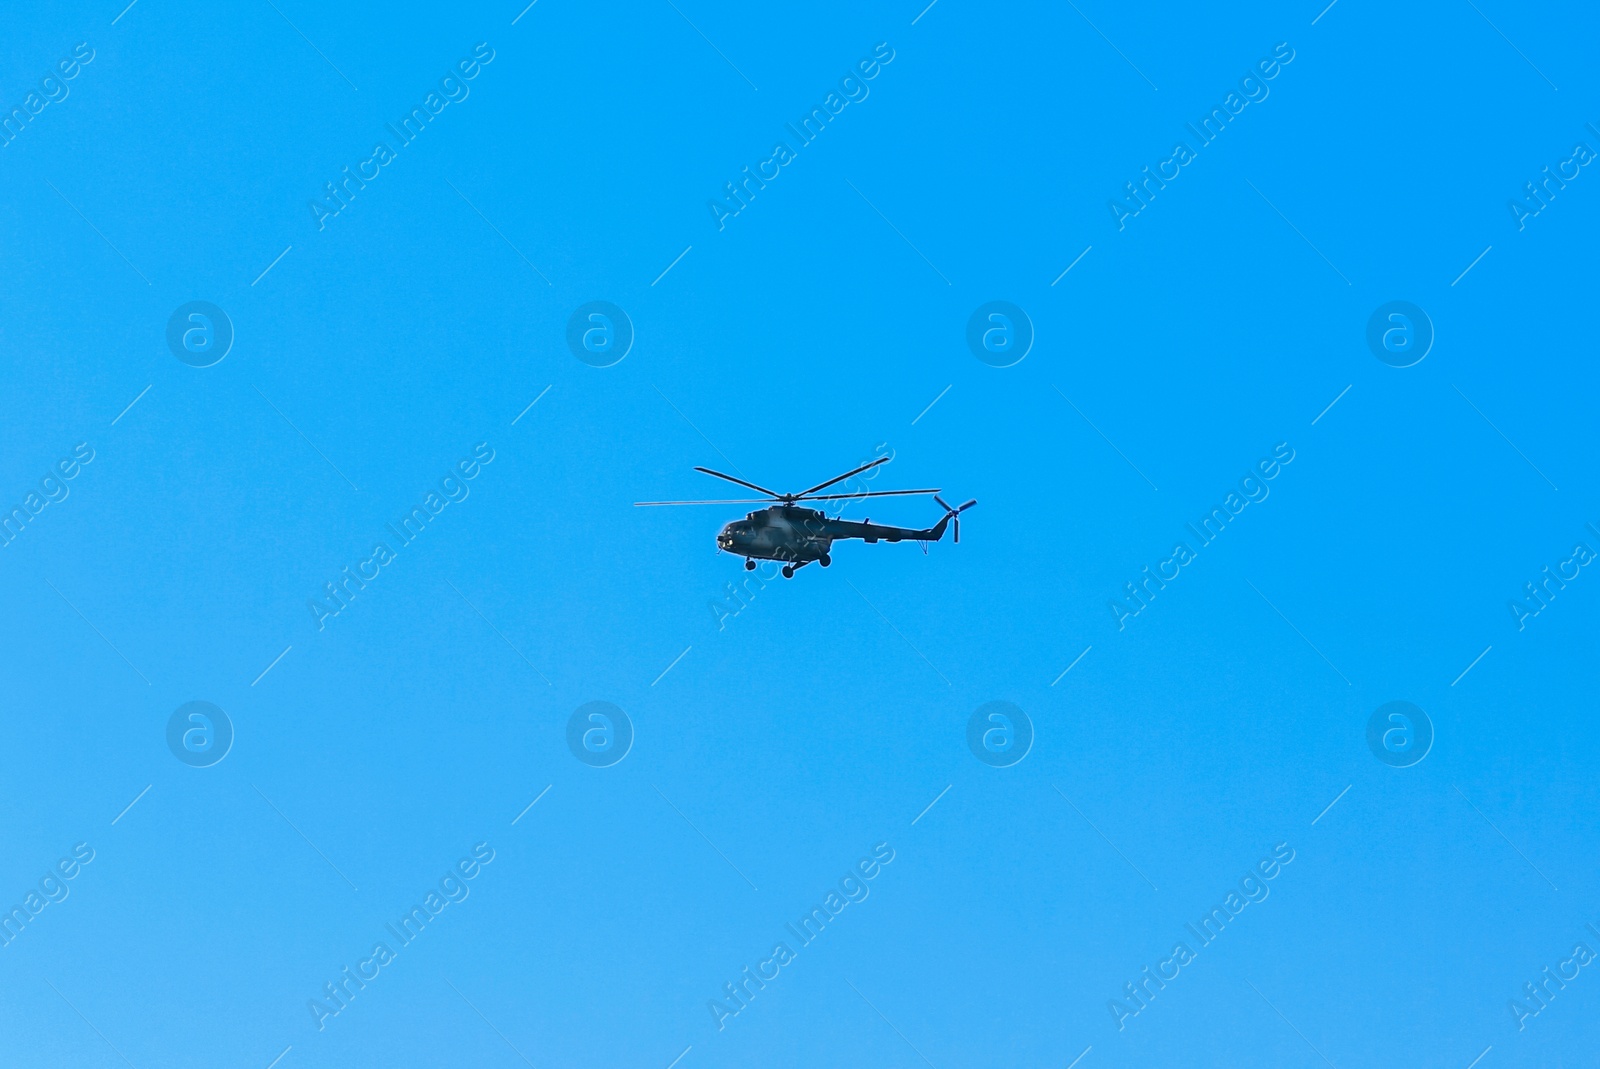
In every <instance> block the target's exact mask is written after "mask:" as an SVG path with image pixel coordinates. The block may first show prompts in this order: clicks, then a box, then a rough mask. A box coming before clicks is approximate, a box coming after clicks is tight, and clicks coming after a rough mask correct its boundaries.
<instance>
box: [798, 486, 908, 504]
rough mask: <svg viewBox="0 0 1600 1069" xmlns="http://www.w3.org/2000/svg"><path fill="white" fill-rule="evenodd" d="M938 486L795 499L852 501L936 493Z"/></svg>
mask: <svg viewBox="0 0 1600 1069" xmlns="http://www.w3.org/2000/svg"><path fill="white" fill-rule="evenodd" d="M939 492H940V491H939V487H933V488H932V489H929V490H866V491H863V492H862V493H859V494H817V495H815V496H811V497H798V498H795V500H796V501H854V500H855V499H856V498H858V497H904V496H905V495H907V494H937V493H939Z"/></svg>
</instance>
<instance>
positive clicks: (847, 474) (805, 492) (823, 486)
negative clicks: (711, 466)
mask: <svg viewBox="0 0 1600 1069" xmlns="http://www.w3.org/2000/svg"><path fill="white" fill-rule="evenodd" d="M887 463H889V458H888V457H879V458H878V459H877V460H874V461H871V462H870V463H867V464H863V465H861V467H859V468H856V469H855V470H854V471H847V472H845V473H844V474H843V475H840V476H838V477H837V478H833V479H829V480H828V481H827V482H825V483H818V484H817V485H816V486H813V487H812V488H811V489H809V490H802V491H800V492H799V493H798V494H795V495H794V496H795V497H810V496H811V495H812V494H814V493H816V492H817V491H818V490H826V489H827V488H828V487H830V486H832V485H833V484H834V483H836V482H842V481H843V480H845V479H848V478H850V476H852V475H860V474H861V473H862V472H864V471H866V470H867V469H868V468H876V467H877V466H878V465H879V464H887ZM701 470H702V471H703V470H704V469H701ZM818 500H824V499H822V498H819V499H818Z"/></svg>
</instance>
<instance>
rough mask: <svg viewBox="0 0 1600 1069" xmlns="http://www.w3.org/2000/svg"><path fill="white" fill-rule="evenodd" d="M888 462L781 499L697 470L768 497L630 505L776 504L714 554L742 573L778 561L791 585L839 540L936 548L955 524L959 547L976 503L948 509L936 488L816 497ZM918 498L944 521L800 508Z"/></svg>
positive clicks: (725, 535) (722, 537)
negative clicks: (883, 519) (740, 563)
mask: <svg viewBox="0 0 1600 1069" xmlns="http://www.w3.org/2000/svg"><path fill="white" fill-rule="evenodd" d="M888 462H889V458H888V457H879V458H878V459H877V460H874V461H872V462H870V463H867V464H863V465H861V466H860V467H859V468H855V469H852V470H851V471H847V472H845V473H844V474H843V475H839V476H835V477H834V478H832V479H829V480H828V481H827V482H825V483H818V484H817V485H816V486H813V487H812V488H811V489H809V490H802V491H801V492H800V493H798V494H780V493H777V492H776V491H773V490H768V489H767V488H766V487H764V486H757V485H756V484H755V483H752V482H746V481H745V480H743V479H736V478H734V477H733V476H732V475H726V474H724V473H722V472H720V471H713V470H712V469H710V468H701V467H696V468H695V469H694V470H695V471H698V472H702V473H704V474H706V475H710V476H712V477H714V478H717V479H726V480H727V481H728V482H730V483H737V484H739V485H740V486H744V487H748V488H749V489H751V490H754V491H756V492H757V493H761V494H766V495H767V497H766V498H735V499H733V500H724V501H635V502H634V505H635V506H636V507H640V508H643V507H648V506H655V505H766V504H767V502H768V500H769V499H770V500H771V501H775V502H777V503H776V504H771V505H767V507H766V508H764V509H757V510H756V511H755V512H752V513H750V514H749V515H747V516H745V518H744V519H742V520H734V521H733V522H731V523H729V524H727V525H726V526H725V527H723V528H722V531H721V532H720V533H719V534H718V535H717V549H718V551H719V552H722V551H726V552H729V553H735V554H738V555H739V556H742V557H743V558H744V567H745V570H746V571H754V570H755V567H756V560H757V559H760V560H775V561H783V562H784V564H783V577H784V578H785V579H793V578H794V573H795V572H796V571H798V570H799V569H801V568H804V567H805V566H806V565H807V564H810V563H811V562H812V561H816V562H817V563H818V564H820V565H822V566H823V567H824V568H826V567H827V566H828V565H830V564H832V563H833V557H832V553H831V550H832V549H833V543H834V542H835V541H838V540H839V539H844V538H859V539H861V540H862V541H863V542H867V543H873V542H937V541H939V540H940V539H942V538H943V537H944V531H945V527H946V526H947V525H948V524H949V523H950V522H951V521H952V520H954V521H955V541H956V542H960V541H961V514H962V513H963V512H965V511H967V510H968V509H969V508H971V507H972V506H973V505H976V504H977V503H978V502H977V499H976V498H974V499H973V500H971V501H968V502H966V503H965V504H962V505H958V506H955V507H952V506H950V505H949V504H946V503H945V501H944V499H942V498H941V497H939V494H940V493H941V492H942V491H941V490H940V489H939V488H938V487H934V488H932V489H924V490H867V491H862V492H860V493H854V494H824V493H820V492H819V491H822V490H826V489H827V488H828V487H830V486H833V485H834V484H836V483H840V482H843V481H844V480H846V479H848V478H850V477H851V476H854V475H860V474H861V473H862V472H864V471H869V470H871V469H872V468H875V467H877V466H878V465H879V464H887V463H888ZM917 494H929V495H931V496H932V497H933V499H934V500H935V501H937V502H938V503H939V506H940V507H941V508H943V509H944V516H943V517H942V518H941V519H940V520H939V522H938V523H936V524H934V525H933V526H932V527H928V528H916V527H891V526H888V525H886V524H881V523H873V522H872V521H871V519H865V520H862V521H860V522H856V521H855V520H845V519H841V518H839V517H829V516H828V515H827V513H825V512H822V511H820V510H817V509H810V508H804V507H802V506H801V504H800V502H803V501H855V500H856V499H858V498H863V497H906V496H910V495H917Z"/></svg>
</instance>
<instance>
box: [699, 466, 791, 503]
mask: <svg viewBox="0 0 1600 1069" xmlns="http://www.w3.org/2000/svg"><path fill="white" fill-rule="evenodd" d="M694 470H695V471H698V472H704V473H705V474H706V475H712V476H715V477H716V478H718V479H726V480H728V481H729V482H730V483H738V484H739V485H740V486H748V487H749V488H750V489H752V490H755V491H757V492H758V493H762V494H766V495H768V496H769V497H775V498H777V499H778V500H779V501H782V500H783V495H782V494H776V493H773V492H772V491H771V490H768V489H767V488H766V487H765V486H757V485H756V484H755V483H747V482H745V481H744V480H743V479H735V478H734V477H733V476H732V475H724V474H723V473H722V472H720V471H712V470H711V469H710V468H698V467H697V468H695V469H694Z"/></svg>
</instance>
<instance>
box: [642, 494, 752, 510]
mask: <svg viewBox="0 0 1600 1069" xmlns="http://www.w3.org/2000/svg"><path fill="white" fill-rule="evenodd" d="M770 504H772V502H771V501H770V500H768V499H767V498H764V497H743V498H738V499H736V500H733V501H635V502H634V503H633V507H634V508H643V507H644V506H646V505H770Z"/></svg>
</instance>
